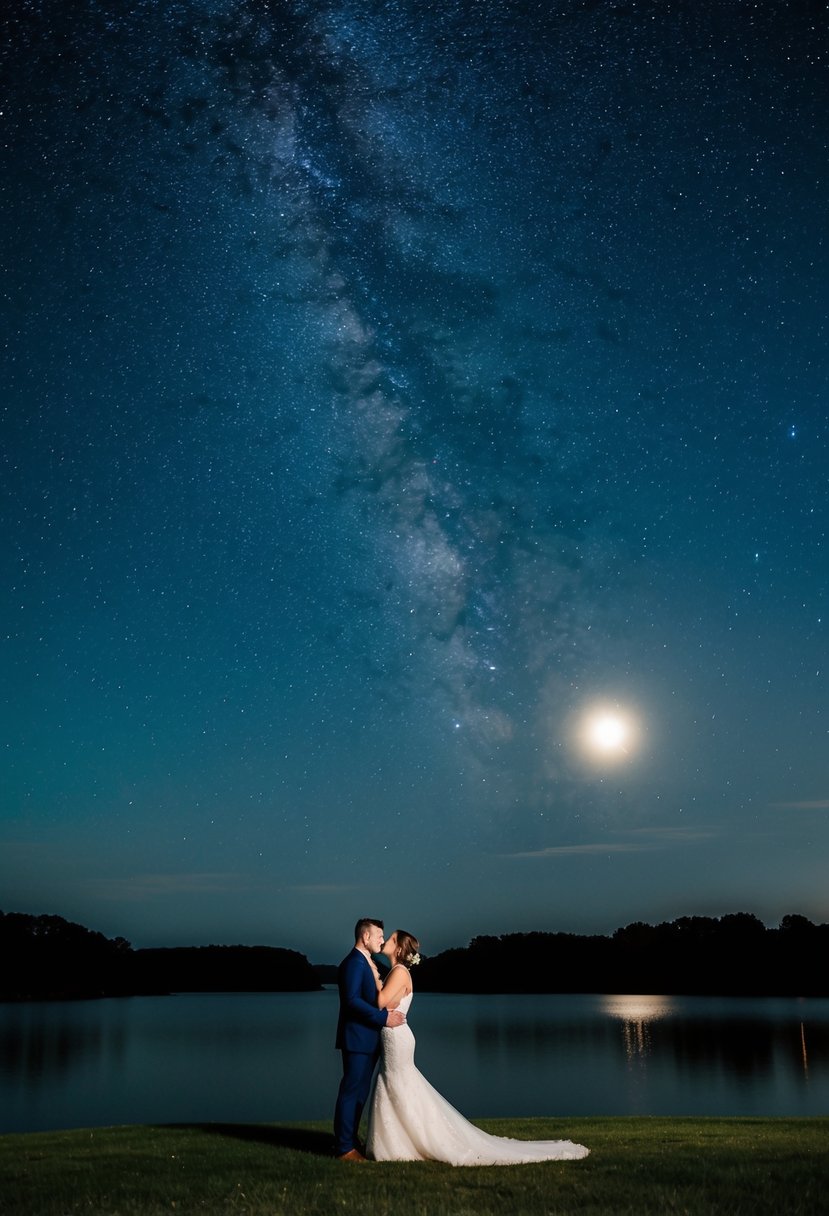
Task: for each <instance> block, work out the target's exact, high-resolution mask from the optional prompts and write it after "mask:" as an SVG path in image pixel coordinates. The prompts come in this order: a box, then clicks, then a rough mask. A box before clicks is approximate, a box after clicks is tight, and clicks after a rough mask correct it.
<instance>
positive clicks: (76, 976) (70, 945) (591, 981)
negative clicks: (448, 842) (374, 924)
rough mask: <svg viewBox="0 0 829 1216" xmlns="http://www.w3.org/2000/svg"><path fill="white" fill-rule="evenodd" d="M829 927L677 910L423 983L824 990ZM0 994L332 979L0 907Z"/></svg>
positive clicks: (518, 951) (494, 988)
mask: <svg viewBox="0 0 829 1216" xmlns="http://www.w3.org/2000/svg"><path fill="white" fill-rule="evenodd" d="M827 957H829V925H816V924H813V923H812V922H811V921H810V920H808V919H807V918H806V917H805V916H794V915H793V916H784V917H783V919H782V921H781V922H780V925H779V927H778V928H776V929H768V928H766V926H765V925H764V924H763V923H762V921H760V920H758V919H757V917H756V916H753V915H751V914H750V913H747V912H738V913H734V914H731V915H728V916H722V917H719V918H717V917H709V916H683V917H680V918H679V919H678V920H674V921H670V922H667V921H666V922H663V923H662V924H658V925H648V924H644V923H642V922H636V923H635V924H631V925H627V926H626V927H625V928H622V929H617V930H616V932H615V933H613V934H612V935H611V936H610V937H607V936H601V935H592V936H582V935H578V934H575V933H510V934H505V935H503V936H501V937H475V938H473V939H472V941H471V942H470V943H469V945H468V946H465V947H462V948H457V949H452V950H445V951H443V953H441V954H437V955H434V956H433V957H431V958H424V960H423V963H422V965H421V966H420V967H419V968H418V973H417V986H418V988H419V989H421V990H422V991H426V992H469V993H494V992H506V993H509V992H512V993H533V992H538V993H544V992H604V993H642V994H644V993H660V994H699V995H723V996H738V995H739V996H829V973H827V971H826V968H825V965H824V964H825V960H826V958H827ZM0 958H2V959H3V967H2V968H0V1000H4V1001H10V1000H12V1001H13V1000H48V999H72V998H88V997H101V996H138V995H151V994H153V995H154V994H162V993H169V992H310V991H314V990H318V989H319V988H320V986H321V985H320V980H321V979H322V980H323V981H324V982H330V981H332V980H333V979H335V978H336V976H335V970H334V968H331V967H324V966H320V967H314V966H312V965H311V963H310V962H309V961H308V959H307V958H306V957H305V955H304V954H300V953H298V952H297V951H296V950H287V949H282V948H279V947H274V946H180V947H171V948H167V949H144V950H134V949H133V948H132V946H131V945H130V943H129V942H128V941H126V940H125V939H124V938H123V937H116V938H107V937H104V935H103V934H102V933H96V932H94V931H93V930H91V929H86V928H84V927H83V926H82V925H77V924H73V923H72V922H70V921H66V920H64V919H63V918H62V917H60V916H31V915H28V914H26V913H21V912H8V913H3V912H0Z"/></svg>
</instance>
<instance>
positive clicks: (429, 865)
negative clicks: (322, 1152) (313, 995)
mask: <svg viewBox="0 0 829 1216" xmlns="http://www.w3.org/2000/svg"><path fill="white" fill-rule="evenodd" d="M0 21H2V49H1V50H0V60H1V61H2V78H3V81H4V83H3V89H2V107H0V108H2V114H0V124H2V125H0V134H1V135H2V138H1V139H0V147H1V148H2V152H1V153H0V155H1V156H2V162H0V206H1V207H2V217H3V218H2V225H0V243H1V244H2V264H3V271H4V274H3V285H2V298H1V299H0V311H1V313H2V327H1V331H0V332H2V410H3V431H4V442H3V455H2V472H3V475H2V495H3V524H2V530H1V531H0V561H2V568H1V571H0V596H2V622H3V628H2V638H3V646H2V702H3V767H2V795H1V796H2V801H1V803H0V907H2V908H3V909H4V910H6V911H12V910H14V911H26V912H35V913H42V912H54V913H57V914H59V915H62V916H65V917H67V918H68V919H72V920H77V921H80V922H81V923H84V924H86V925H88V926H90V927H92V928H95V929H98V930H100V931H102V932H104V933H106V934H107V935H110V936H114V935H116V934H119V935H122V936H124V937H127V938H128V939H129V940H130V941H132V942H133V944H134V945H136V946H149V945H185V944H206V943H208V942H215V943H234V942H243V943H248V944H253V943H266V944H274V945H285V946H291V947H293V948H295V949H299V950H301V951H303V952H304V953H307V954H308V956H309V957H310V958H311V959H312V961H318V962H323V961H335V960H336V959H337V958H339V957H340V956H341V954H342V953H344V951H345V949H346V948H347V947H348V945H349V943H350V934H351V928H352V926H353V922H354V921H355V919H356V918H357V917H358V916H361V915H369V916H381V917H384V918H385V919H386V921H387V923H388V924H389V926H390V927H393V926H395V925H403V926H404V927H406V928H408V929H410V930H412V931H413V932H415V933H417V934H418V935H419V936H420V937H421V939H422V942H423V945H424V949H425V950H426V952H427V953H436V952H437V951H438V950H441V949H444V948H446V947H448V946H452V945H462V944H464V943H465V942H466V941H468V940H469V938H470V937H472V936H474V935H476V934H480V933H504V932H516V931H524V930H531V929H543V930H550V931H569V932H576V933H592V932H611V931H612V930H613V929H615V928H616V927H617V926H619V925H622V924H626V923H629V922H630V921H633V920H646V921H652V922H653V921H656V920H662V919H673V918H674V917H677V916H680V915H693V914H700V915H721V914H723V913H726V912H735V911H749V912H753V913H755V914H756V915H758V916H759V917H760V918H761V919H763V920H764V921H765V922H766V923H767V924H775V923H777V922H778V921H779V919H780V917H781V916H782V915H784V914H786V913H793V912H797V913H801V914H803V915H806V916H809V917H810V918H811V919H815V920H819V921H820V920H826V919H829V894H827V890H828V889H827V884H826V865H827V851H829V735H828V732H829V712H827V661H826V659H827V656H826V647H827V610H828V609H829V605H827V583H828V582H829V560H827V557H828V555H827V522H828V518H829V507H828V506H827V471H828V470H829V422H828V421H827V407H826V394H827V372H829V341H828V340H827V332H826V328H827V327H826V315H827V303H829V265H827V188H828V187H829V173H828V172H827V167H828V160H829V158H827V138H828V137H829V128H827V123H826V114H827V106H829V88H828V87H827V85H828V84H829V81H828V80H827V62H828V60H827V42H829V38H828V37H827V29H828V28H829V14H827V5H826V4H824V3H816V2H809V0H798V2H793V3H781V0H768V2H766V0H758V2H756V3H753V2H750V0H693V2H691V0H681V2H680V0H626V2H623V0H536V2H531V0H525V2H523V3H519V2H518V0H441V3H439V4H438V3H425V2H424V0H271V2H267V0H164V2H163V3H162V2H161V0H131V2H130V3H126V2H120V3H116V2H115V0H97V2H95V0H69V2H67V0H10V3H9V5H8V6H6V8H5V9H4V15H3V17H2V18H0ZM597 709H601V710H602V711H603V712H607V713H613V714H618V715H620V719H619V720H620V721H621V722H622V723H623V724H624V726H625V728H626V730H627V734H625V736H624V738H623V739H622V738H620V739H619V740H615V739H612V740H609V742H610V744H611V745H610V746H609V747H607V748H606V749H605V750H602V749H601V748H600V747H591V746H589V741H588V740H587V738H586V735H585V731H586V729H587V726H586V724H587V722H588V721H589V715H590V714H591V713H592V712H594V711H595V710H597ZM621 729H622V727H621V726H620V727H619V731H620V734H621ZM614 744H618V745H614Z"/></svg>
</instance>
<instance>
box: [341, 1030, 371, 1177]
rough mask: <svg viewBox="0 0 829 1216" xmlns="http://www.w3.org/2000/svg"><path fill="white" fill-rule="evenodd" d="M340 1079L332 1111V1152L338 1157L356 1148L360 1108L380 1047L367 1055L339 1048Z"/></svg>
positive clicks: (368, 1088)
mask: <svg viewBox="0 0 829 1216" xmlns="http://www.w3.org/2000/svg"><path fill="white" fill-rule="evenodd" d="M342 1057H343V1078H342V1080H341V1081H340V1088H339V1092H338V1093H337V1105H336V1106H335V1108H334V1151H335V1153H336V1154H337V1155H338V1156H341V1155H342V1154H343V1153H348V1152H350V1151H351V1150H352V1149H353V1148H356V1147H357V1132H358V1131H359V1128H360V1120H361V1119H362V1117H363V1107H364V1106H365V1104H366V1100H367V1099H368V1095H369V1091H370V1090H371V1078H372V1076H373V1074H374V1069H375V1066H376V1064H377V1061H378V1059H379V1058H380V1048H379V1046H378V1047H377V1049H376V1050H375V1051H373V1052H371V1053H368V1052H362V1051H346V1050H345V1048H343V1049H342Z"/></svg>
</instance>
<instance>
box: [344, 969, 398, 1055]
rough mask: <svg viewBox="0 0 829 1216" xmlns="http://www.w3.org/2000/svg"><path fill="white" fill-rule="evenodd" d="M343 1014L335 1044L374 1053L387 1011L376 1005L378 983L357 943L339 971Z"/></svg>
mask: <svg viewBox="0 0 829 1216" xmlns="http://www.w3.org/2000/svg"><path fill="white" fill-rule="evenodd" d="M337 987H338V988H339V990H340V1017H339V1020H338V1022H337V1042H336V1046H337V1047H340V1048H343V1049H344V1050H345V1051H357V1052H361V1053H362V1054H364V1055H373V1054H374V1052H375V1051H377V1050H378V1048H379V1046H380V1031H381V1030H382V1029H383V1027H384V1026H385V1024H386V1019H387V1018H388V1016H389V1015H388V1010H386V1009H378V1008H377V984H376V983H375V980H374V972H373V971H372V969H371V967H370V966H369V964H368V959H367V958H366V956H365V955H364V954H363V953H362V952H361V951H360V950H358V949H357V947H356V946H355V947H354V949H353V950H352V951H351V953H350V954H347V955H346V956H345V958H344V959H343V961H342V962H341V963H340V966H339V969H338V971H337Z"/></svg>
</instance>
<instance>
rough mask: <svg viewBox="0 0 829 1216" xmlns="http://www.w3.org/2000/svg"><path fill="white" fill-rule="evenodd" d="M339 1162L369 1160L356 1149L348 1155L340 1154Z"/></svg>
mask: <svg viewBox="0 0 829 1216" xmlns="http://www.w3.org/2000/svg"><path fill="white" fill-rule="evenodd" d="M337 1160H338V1161H366V1160H367V1158H366V1157H364V1156H363V1154H362V1153H361V1152H360V1151H359V1150H358V1149H356V1148H352V1149H350V1150H349V1151H348V1152H347V1153H340V1156H339V1157H338V1158H337Z"/></svg>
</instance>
